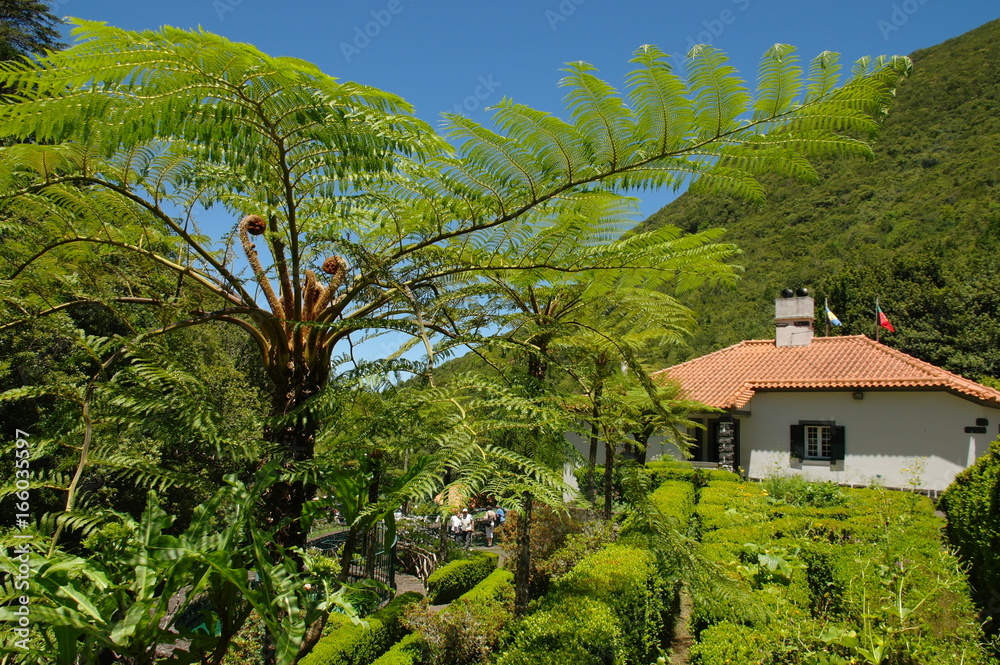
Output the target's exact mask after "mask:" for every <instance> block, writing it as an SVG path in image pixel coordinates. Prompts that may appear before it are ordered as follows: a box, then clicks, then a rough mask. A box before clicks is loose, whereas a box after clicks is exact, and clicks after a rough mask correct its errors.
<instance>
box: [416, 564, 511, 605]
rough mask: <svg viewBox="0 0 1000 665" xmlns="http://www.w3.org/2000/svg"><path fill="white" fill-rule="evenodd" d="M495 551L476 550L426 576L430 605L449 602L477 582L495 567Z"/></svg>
mask: <svg viewBox="0 0 1000 665" xmlns="http://www.w3.org/2000/svg"><path fill="white" fill-rule="evenodd" d="M498 559H499V556H498V555H497V553H496V552H477V553H476V554H474V555H472V556H470V557H469V558H467V559H459V560H458V561H452V562H451V563H449V564H446V565H444V566H441V567H440V568H438V569H437V570H435V571H434V572H433V573H431V574H430V575H429V576H428V577H427V584H426V587H427V597H428V599H429V600H430V602H431V604H432V605H440V604H442V603H450V602H451V601H453V600H455V599H456V598H458V597H459V596H461V595H462V594H463V593H465V592H466V591H468V590H469V589H471V588H472V587H474V586H476V585H477V584H479V583H480V582H481V581H483V580H484V579H486V577H487V576H488V575H489V574H490V573H491V572H493V570H494V569H495V568H496V567H497V561H498Z"/></svg>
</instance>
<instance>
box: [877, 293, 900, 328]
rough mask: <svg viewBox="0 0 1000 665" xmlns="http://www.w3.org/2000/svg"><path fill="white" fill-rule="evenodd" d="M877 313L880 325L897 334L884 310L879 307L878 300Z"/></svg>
mask: <svg viewBox="0 0 1000 665" xmlns="http://www.w3.org/2000/svg"><path fill="white" fill-rule="evenodd" d="M875 313H876V314H877V315H878V324H879V325H880V326H882V327H883V328H885V329H886V330H888V331H889V332H896V329H895V328H893V327H892V323H890V322H889V317H888V316H886V315H885V313H884V312H883V311H882V308H881V307H879V306H878V300H877V299H876V300H875Z"/></svg>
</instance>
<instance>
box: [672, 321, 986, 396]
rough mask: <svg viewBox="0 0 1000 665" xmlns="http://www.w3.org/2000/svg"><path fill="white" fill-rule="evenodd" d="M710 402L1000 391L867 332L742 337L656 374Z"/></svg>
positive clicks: (972, 393) (691, 394) (984, 394)
mask: <svg viewBox="0 0 1000 665" xmlns="http://www.w3.org/2000/svg"><path fill="white" fill-rule="evenodd" d="M653 376H654V378H656V377H660V378H668V379H672V380H674V381H677V382H678V383H680V385H681V386H682V388H683V390H684V393H685V396H686V397H687V398H688V399H692V400H695V401H698V402H702V403H703V404H708V405H709V406H715V407H719V408H724V409H733V408H735V409H741V408H743V407H745V406H746V405H747V403H748V402H749V401H750V398H751V397H753V395H754V393H755V392H756V391H758V390H792V389H817V388H818V389H823V388H832V389H841V390H852V389H859V388H903V389H908V388H940V389H944V390H948V391H951V392H955V393H958V394H960V395H963V396H966V397H969V398H972V399H976V400H982V401H986V402H990V403H993V404H997V405H1000V391H997V390H994V389H993V388H988V387H986V386H983V385H980V384H978V383H976V382H975V381H970V380H969V379H965V378H963V377H961V376H959V375H957V374H952V373H951V372H948V371H946V370H943V369H941V368H940V367H935V366H934V365H931V364H930V363H926V362H924V361H922V360H917V359H916V358H914V357H913V356H909V355H907V354H905V353H902V352H901V351H897V350H895V349H891V348H889V347H888V346H885V345H884V344H880V343H879V342H876V341H874V340H872V339H869V338H867V337H865V336H864V335H851V336H843V337H814V338H813V339H812V342H811V343H810V344H808V345H805V346H784V347H777V346H775V345H774V340H769V339H768V340H765V339H755V340H749V341H746V342H740V343H739V344H736V345H734V346H730V347H727V348H725V349H721V350H719V351H716V352H714V353H710V354H708V355H706V356H702V357H700V358H695V359H694V360H689V361H687V362H685V363H681V364H679V365H674V366H673V367H668V368H667V369H664V370H661V371H659V372H656V373H654V374H653Z"/></svg>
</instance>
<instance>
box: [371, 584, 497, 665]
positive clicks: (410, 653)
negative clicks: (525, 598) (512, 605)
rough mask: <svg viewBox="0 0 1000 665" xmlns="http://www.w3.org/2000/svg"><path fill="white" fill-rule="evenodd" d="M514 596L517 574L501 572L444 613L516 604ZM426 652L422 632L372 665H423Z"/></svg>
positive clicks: (469, 592)
mask: <svg viewBox="0 0 1000 665" xmlns="http://www.w3.org/2000/svg"><path fill="white" fill-rule="evenodd" d="M513 596H514V573H512V572H510V571H509V570H502V569H500V568H497V569H495V570H494V571H493V572H491V573H490V574H489V575H488V576H487V577H486V579H484V580H482V581H481V582H479V584H477V585H476V586H474V587H473V588H472V589H470V590H469V591H467V592H466V593H464V594H462V595H461V596H460V597H459V598H458V599H456V602H455V603H452V604H451V605H449V606H448V607H446V608H444V609H443V610H441V613H442V614H446V613H448V612H449V611H450V610H451V609H452V608H453V607H458V606H459V604H468V605H471V606H473V607H482V606H486V605H488V604H490V603H491V602H494V601H499V602H501V603H503V602H504V600H507V599H509V600H511V601H512V600H513ZM425 651H426V645H425V644H424V638H423V636H422V635H421V634H420V633H419V632H414V633H410V634H409V635H407V636H406V637H404V638H403V639H402V640H400V641H399V642H397V643H396V644H394V645H393V646H392V648H391V649H389V650H388V651H386V652H385V653H384V654H383V655H382V656H381V657H380V658H379V659H378V660H376V661H374V662H373V663H372V665H419V664H420V663H421V661H422V659H423V654H424V652H425Z"/></svg>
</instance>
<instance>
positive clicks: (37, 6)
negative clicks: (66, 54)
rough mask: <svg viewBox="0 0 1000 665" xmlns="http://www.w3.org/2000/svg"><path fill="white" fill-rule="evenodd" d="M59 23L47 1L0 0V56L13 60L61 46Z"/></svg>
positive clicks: (2, 58) (0, 58) (62, 45)
mask: <svg viewBox="0 0 1000 665" xmlns="http://www.w3.org/2000/svg"><path fill="white" fill-rule="evenodd" d="M60 23H61V21H60V20H59V18H58V17H56V16H55V14H53V13H52V12H51V10H50V9H49V3H47V2H36V1H35V0H2V1H0V60H14V59H17V58H20V57H21V56H25V55H32V54H36V53H44V52H45V51H53V50H56V49H59V48H62V47H64V46H65V44H63V43H62V42H61V41H60V34H59V30H57V29H56V26H57V25H59V24H60Z"/></svg>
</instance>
